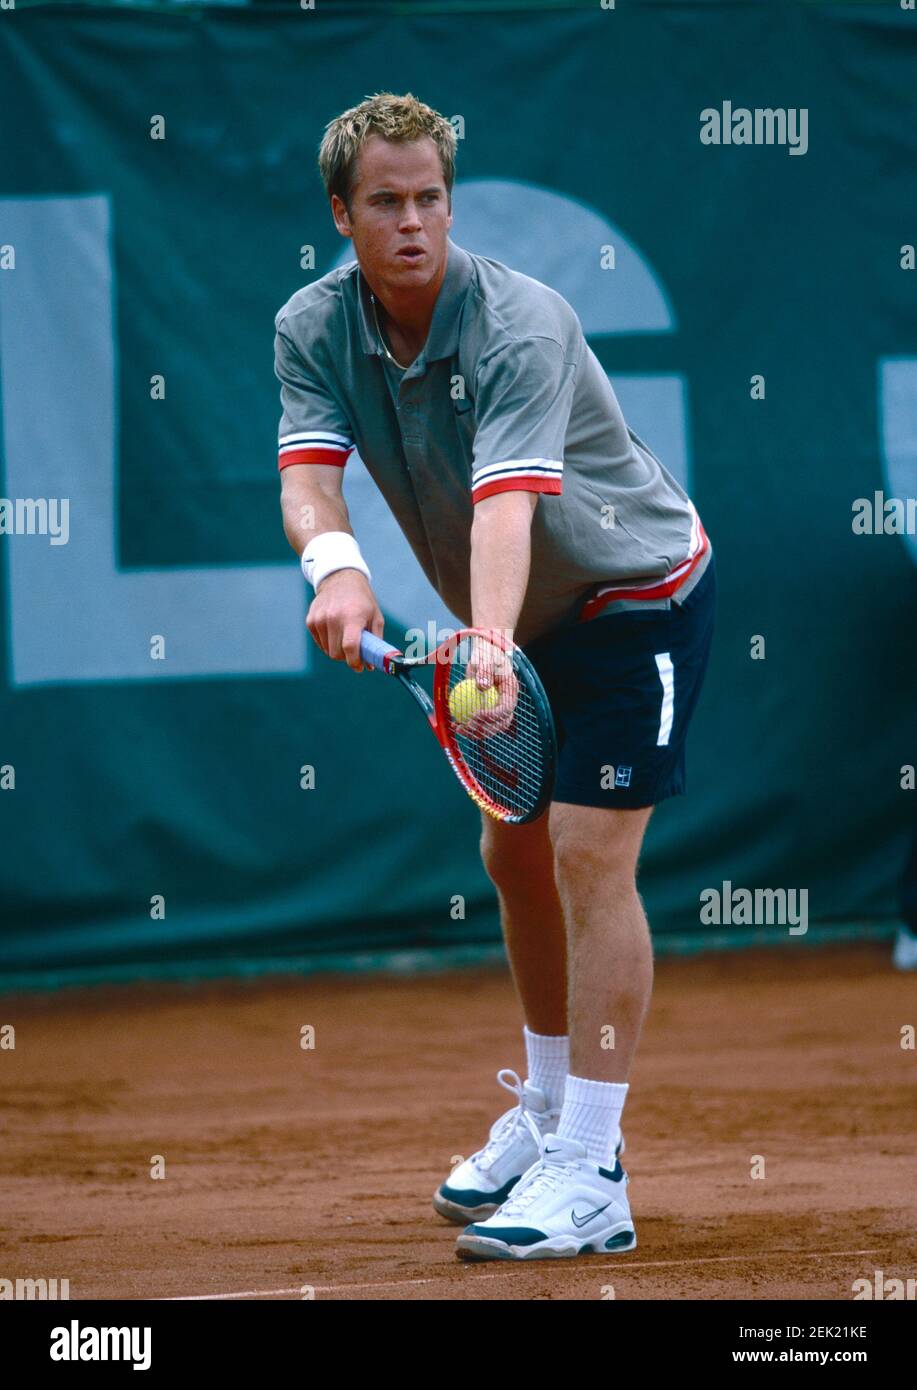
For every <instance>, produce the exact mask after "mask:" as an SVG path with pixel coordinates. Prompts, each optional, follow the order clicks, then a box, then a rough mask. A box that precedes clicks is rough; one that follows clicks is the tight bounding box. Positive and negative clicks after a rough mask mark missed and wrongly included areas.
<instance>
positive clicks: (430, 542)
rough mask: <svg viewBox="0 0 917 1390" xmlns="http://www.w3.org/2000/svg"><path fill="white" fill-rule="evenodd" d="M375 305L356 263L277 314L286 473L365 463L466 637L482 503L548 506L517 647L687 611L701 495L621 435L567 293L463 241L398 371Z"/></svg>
mask: <svg viewBox="0 0 917 1390" xmlns="http://www.w3.org/2000/svg"><path fill="white" fill-rule="evenodd" d="M369 293H370V292H369V286H368V285H367V283H366V280H365V278H364V276H363V275H362V274H361V273H360V270H359V266H358V265H357V263H356V262H353V263H351V264H349V265H347V266H344V267H341V268H340V269H338V270H333V271H331V272H329V274H327V275H323V276H322V277H321V279H319V280H315V281H313V282H312V284H310V285H305V286H304V287H303V288H302V289H300V290H297V291H296V293H295V294H294V295H292V297H291V298H290V299H289V300H288V301H287V303H286V304H285V305H284V306H283V308H282V309H281V310H280V311H279V313H278V314H277V316H276V318H275V321H274V322H275V328H276V336H275V367H274V370H275V372H276V375H277V376H278V378H279V380H280V383H281V390H280V400H281V405H282V407H283V411H282V416H281V420H280V429H279V451H280V452H279V460H278V462H279V467H280V468H286V467H288V466H289V465H290V464H293V463H324V464H337V465H339V466H340V467H344V465H345V464H346V462H347V458H348V455H349V454H350V453H351V452H352V451H353V449H354V448H357V449H358V450H359V452H360V457H361V458H362V459H363V462H364V463H365V465H366V468H367V470H368V471H369V473H370V474H371V476H372V478H373V479H374V481H375V482H376V484H377V486H378V487H379V490H380V492H381V493H382V495H383V497H384V498H385V500H386V502H387V503H388V505H389V507H390V508H391V510H392V512H393V513H394V516H395V518H396V520H397V522H398V524H399V526H400V528H401V530H402V531H403V532H404V535H405V537H406V538H407V541H408V543H409V544H410V546H411V549H412V550H413V552H414V554H415V555H416V556H417V559H418V561H419V563H420V565H421V567H422V568H423V570H424V573H425V574H426V576H427V578H428V579H429V581H430V583H431V584H432V585H433V587H434V589H436V591H437V593H438V594H439V595H440V597H441V598H442V599H443V601H444V603H446V604H447V606H448V607H449V608H450V609H451V610H452V612H453V613H455V614H456V616H457V617H458V618H459V619H461V621H462V622H463V623H465V624H470V622H471V618H472V614H471V583H470V557H471V523H472V519H473V516H474V508H475V505H476V503H478V502H480V501H481V500H482V499H483V498H485V497H490V496H492V495H493V494H494V493H497V492H504V491H507V490H509V489H517V488H521V489H524V490H525V491H530V492H532V491H533V492H540V493H543V494H544V496H543V497H541V498H540V499H539V502H538V505H537V507H536V508H535V512H534V515H533V518H532V562H531V571H530V575H529V582H528V588H527V589H526V594H525V600H524V603H523V606H522V610H521V613H520V615H519V620H518V622H517V625H516V641H517V642H519V644H520V645H525V643H526V642H528V641H531V640H532V639H533V638H535V637H538V636H541V635H542V634H544V633H546V632H549V631H551V630H553V629H555V628H558V627H562V626H567V625H569V624H572V623H575V622H578V621H586V620H589V619H591V618H593V617H596V616H599V615H600V614H606V613H612V612H615V611H620V609H621V608H633V607H641V608H642V607H668V606H669V604H670V603H672V602H675V603H680V602H682V601H683V600H684V599H685V598H686V597H687V595H688V593H689V592H690V590H691V589H692V588H693V587H694V585H695V584H696V583H697V581H698V580H699V579H700V577H701V575H702V574H703V572H704V570H705V569H706V567H707V564H708V563H709V561H710V556H711V553H712V552H711V548H710V542H709V540H708V539H707V536H706V535H705V533H704V529H703V527H702V525H701V523H700V519H699V517H698V515H697V512H696V510H695V508H694V506H693V504H692V502H691V500H690V498H689V497H688V495H687V493H686V492H685V491H684V490H683V489H682V488H681V487H680V485H679V484H678V483H677V482H676V480H675V479H674V478H673V477H671V475H670V474H669V473H668V472H667V471H666V469H665V468H664V467H663V465H662V463H661V462H660V461H659V459H657V458H656V456H655V454H653V453H652V451H651V450H650V449H649V448H648V447H647V445H646V444H645V443H644V442H643V441H642V440H641V439H639V438H638V437H637V435H635V434H634V432H633V431H632V430H631V429H630V428H629V427H628V426H627V424H626V423H625V421H624V417H623V415H622V413H621V407H620V405H619V404H618V399H617V397H616V395H615V393H614V390H613V388H612V386H611V383H610V382H609V380H608V377H607V376H606V374H605V372H604V370H603V368H602V367H601V365H600V363H599V361H598V359H597V358H596V356H595V354H594V353H593V351H592V349H591V348H590V347H589V345H588V344H587V342H586V340H585V338H584V336H583V330H582V326H581V324H580V321H579V319H578V318H577V316H576V314H575V312H574V311H573V309H572V308H571V307H570V305H569V304H568V303H567V301H566V300H565V299H563V298H562V296H561V295H559V294H557V293H556V291H554V290H552V289H549V288H548V286H547V285H543V284H541V283H540V282H539V281H538V280H532V279H530V278H529V276H527V275H522V274H520V273H519V272H518V271H514V270H510V269H509V267H508V266H505V265H502V264H501V263H500V262H499V261H494V260H490V259H489V258H488V257H486V256H477V255H473V254H471V253H469V252H467V251H465V250H463V249H462V248H461V247H460V246H457V245H456V244H455V242H453V241H452V240H451V239H450V240H449V243H448V262H447V266H446V274H445V277H444V279H443V282H442V285H441V287H440V291H439V295H438V297H437V300H436V305H435V307H434V311H433V318H432V322H431V324H430V331H429V335H428V337H427V341H426V343H425V345H424V348H423V351H422V352H421V353H420V355H419V356H418V357H417V358H416V359H415V360H414V362H413V363H412V364H411V366H410V367H409V368H408V369H407V371H400V370H399V369H398V368H397V367H395V366H394V365H393V364H392V363H391V362H389V360H388V358H387V357H386V355H385V353H384V351H383V348H382V344H381V342H380V340H379V336H378V334H377V332H376V329H375V323H374V320H373V313H372V305H371V301H370V298H369ZM359 539H360V538H359V536H358V537H357V540H358V541H359ZM384 597H385V596H384V595H379V598H380V600H381V601H382V602H383V603H384Z"/></svg>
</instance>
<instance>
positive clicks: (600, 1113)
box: [557, 1076, 629, 1168]
mask: <svg viewBox="0 0 917 1390" xmlns="http://www.w3.org/2000/svg"><path fill="white" fill-rule="evenodd" d="M628 1084H629V1083H628V1082H626V1081H622V1082H616V1081H588V1080H587V1079H586V1078H585V1077H582V1076H568V1077H567V1084H566V1088H565V1090H564V1107H563V1109H562V1110H561V1112H560V1123H559V1124H558V1126H557V1135H558V1138H560V1139H578V1140H579V1142H580V1143H581V1144H585V1146H586V1156H587V1158H589V1159H590V1160H591V1161H592V1162H593V1163H600V1164H601V1165H602V1167H603V1168H614V1166H615V1149H616V1147H617V1144H618V1140H619V1139H620V1138H621V1111H622V1110H623V1109H624V1102H625V1100H626V1099H627V1089H628Z"/></svg>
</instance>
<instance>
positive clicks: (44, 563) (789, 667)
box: [0, 3, 917, 977]
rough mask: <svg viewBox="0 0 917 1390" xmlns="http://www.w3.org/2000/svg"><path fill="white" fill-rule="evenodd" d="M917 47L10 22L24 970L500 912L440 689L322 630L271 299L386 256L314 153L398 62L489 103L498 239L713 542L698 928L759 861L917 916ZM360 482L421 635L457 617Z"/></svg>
mask: <svg viewBox="0 0 917 1390" xmlns="http://www.w3.org/2000/svg"><path fill="white" fill-rule="evenodd" d="M915 66H917V18H915V15H914V14H913V13H910V12H907V11H904V10H901V9H900V8H898V7H896V6H893V5H889V6H887V7H885V8H882V9H880V8H876V7H872V6H864V7H858V6H855V5H838V6H816V5H807V6H804V7H798V8H796V7H792V6H773V7H772V6H765V5H761V6H753V5H751V6H736V7H726V6H724V7H717V6H710V5H704V4H698V5H696V6H695V5H693V4H689V3H685V4H679V5H672V6H662V5H645V6H640V5H636V6H630V5H629V6H621V7H620V8H618V9H611V10H609V9H603V8H601V7H600V6H598V5H596V6H595V7H593V8H592V9H583V8H577V9H571V10H564V9H558V10H557V11H550V10H532V11H531V12H520V11H518V10H515V11H512V10H509V11H507V12H504V13H500V12H478V11H475V10H474V9H473V7H472V8H471V9H470V10H469V11H468V12H467V13H463V14H458V13H456V11H455V10H453V11H452V12H451V13H448V12H447V13H442V14H437V13H436V12H435V9H434V7H425V12H423V13H418V14H417V15H416V16H415V17H411V16H404V15H401V16H398V15H394V14H393V13H392V12H391V11H390V10H387V9H385V7H382V6H380V7H379V9H378V13H377V14H376V16H375V17H373V16H372V15H367V14H358V13H354V12H347V11H341V12H340V13H335V9H334V7H333V6H332V7H328V9H327V10H326V9H324V8H323V7H321V6H318V7H317V8H316V10H315V11H312V12H310V11H303V10H300V9H298V8H296V7H292V6H291V7H289V9H288V10H287V11H283V10H271V11H267V10H265V11H263V12H261V11H258V10H255V9H251V10H231V9H222V8H220V9H217V10H212V11H206V10H197V9H195V10H193V11H189V12H187V13H181V14H179V13H172V12H163V11H161V10H160V11H157V12H156V13H144V12H142V11H140V10H122V11H119V10H113V9H109V8H108V7H102V8H98V9H93V8H87V7H83V8H80V9H78V10H77V9H74V10H69V9H62V8H55V9H52V10H41V9H31V8H29V9H24V10H19V11H13V12H8V13H5V14H4V15H3V17H2V22H0V91H2V93H3V108H4V113H5V117H6V120H5V130H6V134H5V136H4V138H3V140H2V141H0V260H2V269H0V390H2V421H3V432H2V458H0V467H2V472H0V495H2V504H0V528H2V529H0V554H2V564H0V585H2V588H0V613H2V620H3V625H4V638H5V640H4V645H3V654H2V670H0V769H2V771H0V786H2V790H0V837H2V869H0V913H2V929H0V971H3V972H5V974H6V976H7V977H9V976H10V975H14V974H16V973H17V972H27V971H30V970H38V969H41V968H52V967H53V968H66V967H74V968H75V967H86V966H88V965H91V964H92V963H103V964H108V965H114V964H116V963H119V962H120V963H121V964H122V966H123V965H125V964H126V965H128V966H130V965H131V964H132V963H133V964H136V965H137V967H138V968H140V965H141V963H142V962H144V961H152V960H161V961H167V962H168V961H172V962H179V963H180V962H181V961H183V960H187V959H189V958H191V957H192V956H194V957H198V958H200V957H203V956H211V957H214V956H223V957H229V956H232V955H240V954H245V955H247V956H249V957H250V956H254V955H258V954H264V955H268V954H271V953H284V954H287V955H289V954H291V953H310V952H312V953H316V954H318V953H328V952H354V951H366V950H376V949H382V948H387V947H397V946H405V947H415V948H416V947H419V946H423V947H430V948H446V947H450V948H451V947H456V946H463V945H468V944H470V943H475V942H485V943H486V942H493V941H494V939H495V934H496V931H497V924H496V919H495V914H494V897H493V892H492V889H491V887H490V884H489V882H488V880H487V879H486V877H485V875H484V872H483V870H482V867H481V864H480V860H479V857H478V851H477V840H478V833H479V822H478V813H477V812H476V810H475V809H474V807H473V806H472V804H471V803H470V802H468V801H466V800H465V798H464V797H463V794H462V793H461V791H460V790H459V788H458V786H457V785H455V784H454V783H453V780H452V778H451V775H450V774H449V773H448V771H447V769H446V768H445V766H444V765H443V764H442V762H441V758H440V755H439V753H438V751H437V749H436V748H435V745H434V744H433V741H432V740H431V739H430V737H429V734H428V732H427V730H426V729H425V728H424V727H423V723H422V721H421V720H419V719H417V718H416V717H414V711H412V709H410V708H407V707H406V704H405V697H404V696H403V693H402V692H401V691H399V690H397V689H396V688H395V687H394V684H392V685H391V686H388V685H383V682H382V677H380V676H370V675H361V676H359V677H358V676H355V675H354V674H353V673H351V672H349V671H348V670H346V668H344V667H342V666H339V665H336V664H334V663H331V662H329V661H327V660H326V659H325V658H324V657H323V656H322V655H321V653H319V652H318V651H317V650H316V649H315V648H314V647H312V645H311V642H310V641H309V639H308V637H307V634H306V633H305V630H304V627H303V617H304V613H305V591H304V586H303V583H302V579H301V576H300V574H299V571H298V568H297V564H296V560H295V557H294V556H293V555H292V553H291V552H290V550H289V547H288V546H287V543H286V541H285V539H284V537H283V534H282V530H281V524H280V513H279V507H278V499H279V480H278V475H277V471H276V455H275V443H276V426H277V420H278V416H279V397H278V383H277V381H276V380H275V378H274V375H273V317H274V314H275V312H276V311H277V309H278V308H279V307H280V305H281V304H282V303H284V302H285V300H286V299H287V298H288V297H289V295H290V294H291V293H292V292H293V291H294V290H295V289H296V288H297V287H298V286H299V285H300V284H302V283H304V282H305V281H306V280H309V279H312V278H314V277H316V276H318V275H321V274H324V273H325V272H326V271H327V270H329V269H330V268H331V267H332V266H334V265H336V264H337V263H338V262H339V259H340V258H341V257H342V256H343V255H346V253H347V249H348V245H346V244H345V243H344V242H342V240H341V238H340V237H339V236H338V235H337V233H336V232H335V229H334V226H333V223H332V221H331V218H330V214H329V210H328V207H327V205H326V203H325V200H324V196H323V191H322V188H321V184H320V181H319V178H318V174H317V170H316V167H315V153H316V149H317V145H318V142H319V140H320V138H321V135H322V131H323V129H324V126H325V124H326V123H327V121H328V120H330V119H331V118H332V117H333V116H334V115H335V114H337V113H338V112H339V111H340V110H341V109H343V108H344V107H345V106H348V105H353V104H355V103H356V102H358V101H360V100H361V99H362V97H363V96H364V95H366V94H367V93H370V92H373V91H378V90H381V89H389V90H393V91H407V90H410V91H413V92H414V93H415V94H417V95H418V96H420V97H421V98H422V99H423V100H425V101H428V102H429V103H430V104H431V105H433V106H435V107H436V108H437V109H438V110H440V111H442V112H443V113H444V114H445V115H447V116H448V117H450V118H451V119H453V120H454V121H455V124H456V128H457V130H458V132H459V135H460V143H459V158H458V182H457V185H456V190H455V199H454V212H455V221H454V224H453V228H452V232H451V235H452V237H453V239H454V240H455V241H457V242H458V243H459V244H460V245H463V246H465V247H466V248H467V249H469V250H471V251H476V252H479V253H481V254H484V255H488V256H492V257H495V258H497V259H499V260H503V261H505V262H507V263H508V264H510V265H512V266H513V267H515V268H516V269H518V270H521V271H524V272H525V273H527V274H530V275H533V276H535V277H536V278H538V279H541V280H543V281H545V282H547V283H549V284H551V285H553V286H554V287H555V288H556V289H558V290H559V291H560V292H561V293H562V294H564V295H565V296H566V297H567V298H568V299H569V301H570V302H571V303H572V304H573V306H574V308H575V309H576V311H577V313H578V314H579V315H580V318H581V320H582V322H583V326H584V329H585V331H586V333H587V336H588V338H589V341H590V343H591V345H592V347H593V349H594V350H595V352H596V353H597V355H598V356H599V358H600V360H601V362H602V364H603V366H604V367H605V368H606V369H607V370H608V372H609V374H610V375H611V377H612V379H613V381H614V383H615V386H616V389H618V392H619V395H620V397H621V400H622V403H623V405H624V408H625V413H626V414H627V416H628V418H629V420H630V422H631V423H632V424H633V426H634V428H635V429H636V430H637V432H638V433H639V434H641V435H643V436H644V437H645V438H647V439H648V440H649V442H650V444H651V445H652V447H653V448H654V450H655V451H656V452H657V453H659V454H660V456H661V457H662V458H663V460H664V461H665V462H666V463H667V465H668V466H669V468H670V469H671V471H673V472H674V473H675V474H676V475H677V476H679V477H680V478H681V479H682V480H683V481H684V482H685V483H686V485H687V486H688V487H689V488H690V490H691V493H692V495H693V497H694V499H695V501H696V503H697V506H698V509H699V511H700V514H701V516H702V518H703V521H704V525H705V527H706V529H707V531H708V533H709V534H710V536H711V538H712V540H713V543H714V546H715V548H716V552H717V559H718V571H719V588H720V607H719V620H718V630H717V637H716V643H715V650H714V655H713V660H712V664H711V668H710V672H709V675H708V679H707V685H706V688H705V692H704V696H703V698H702V702H701V705H700V708H699V710H698V713H697V716H696V720H695V724H694V728H693V733H692V736H691V739H690V743H689V758H688V777H689V795H688V796H687V797H686V798H680V799H677V800H675V801H672V802H669V803H666V804H664V805H663V806H662V807H660V809H659V810H658V811H657V812H656V814H655V816H654V819H653V821H652V823H651V826H650V832H649V835H648V839H647V843H646V848H645V851H644V855H643V860H642V869H641V888H642V892H643V896H644V899H645V902H646V906H647V910H648V913H649V916H650V919H651V922H652V925H653V929H654V932H655V933H656V934H657V935H658V936H659V937H660V938H662V937H664V935H665V934H666V933H676V932H692V931H695V932H699V931H701V930H702V929H703V927H704V926H705V925H706V924H708V923H710V922H713V923H714V924H715V923H716V921H717V914H719V917H720V918H721V919H722V921H723V923H724V924H725V925H726V926H731V927H733V928H734V927H736V926H737V925H738V926H739V927H740V928H741V929H742V930H743V931H745V932H747V934H748V935H749V937H754V934H755V931H756V929H757V928H758V927H761V928H762V929H763V925H764V923H765V921H766V916H763V915H761V914H762V913H763V912H764V907H763V902H762V903H759V902H758V901H757V900H755V906H754V911H753V915H752V921H751V922H744V921H743V918H742V912H741V909H740V908H738V909H737V907H736V903H737V902H738V899H737V898H736V894H738V893H739V890H741V889H747V890H749V891H750V893H752V894H754V892H755V890H759V891H760V890H764V889H772V890H776V892H777V894H778V901H777V917H776V919H772V920H776V921H777V922H778V924H779V923H780V922H781V921H783V920H784V919H781V917H780V915H779V914H780V911H781V910H783V909H782V908H781V903H780V900H779V894H781V893H782V894H784V895H785V904H787V905H790V904H792V903H795V904H796V915H797V917H801V916H802V912H803V910H804V912H805V919H806V922H807V923H808V924H810V925H813V926H814V925H818V924H826V923H844V922H846V923H867V922H871V923H873V924H876V923H879V924H881V923H885V924H887V925H890V923H891V920H892V918H893V917H894V915H895V910H896V900H897V882H898V878H899V876H900V872H901V869H902V866H903V863H904V859H905V851H906V842H907V837H908V834H909V827H910V825H911V823H912V821H913V806H914V798H915V796H917V792H915V791H914V790H913V789H912V788H911V787H910V785H909V782H908V774H907V771H906V769H907V767H908V766H910V765H912V764H913V763H914V761H915V737H914V735H915V726H914V703H915V702H914V688H915V686H914V676H915V655H914V651H915V648H914V640H913V632H914V619H915V607H917V605H915V583H914V578H915V575H914V564H915V558H917V538H915V536H914V534H913V503H912V511H911V519H910V531H908V530H907V514H906V501H907V499H908V497H910V498H912V499H913V497H914V494H915V491H917V482H915V476H917V312H915V311H917V271H915V270H914V269H913V253H912V252H911V253H908V251H907V249H906V248H907V247H908V246H909V245H910V244H912V243H913V242H914V241H915V240H917V221H915V209H917V196H915V195H917V124H915V122H914V121H913V120H911V119H909V117H908V112H910V111H911V109H912V104H913V83H914V72H915ZM609 248H610V250H609ZM902 248H904V249H902ZM611 252H613V265H612V256H611ZM346 486H347V490H346V495H347V498H348V503H349V505H350V509H351V516H352V519H353V522H354V526H355V530H356V532H357V535H358V537H359V538H360V540H361V544H362V546H363V548H364V551H365V552H366V554H367V557H368V559H369V561H370V565H371V568H372V570H373V575H374V583H375V587H376V590H377V593H378V595H379V598H380V601H381V602H382V604H383V606H384V608H385V610H386V615H387V636H388V637H389V638H391V639H392V640H393V641H397V642H399V644H400V643H401V642H402V641H403V640H404V635H405V630H406V629H408V628H414V627H420V628H423V629H424V630H427V629H428V627H429V626H430V625H432V627H433V628H434V629H436V628H437V627H440V626H444V625H446V624H448V622H449V621H450V615H449V614H448V612H447V611H446V610H445V609H444V608H443V606H442V604H441V603H440V602H439V600H438V599H437V597H436V595H434V594H433V593H432V591H431V590H430V589H429V586H428V585H427V584H426V581H425V580H424V579H423V576H422V575H421V574H420V573H419V570H418V567H417V565H416V563H415V562H414V560H413V558H412V556H411V554H410V552H409V550H408V548H407V546H406V543H405V542H404V541H403V539H402V538H401V537H400V535H399V533H398V532H397V529H396V528H395V526H394V523H393V522H392V521H391V518H390V517H389V516H388V514H387V512H386V510H385V508H384V506H383V504H382V502H381V499H380V497H379V494H378V493H377V491H376V490H375V487H374V485H373V484H372V483H371V481H370V480H369V478H368V477H367V475H366V474H365V470H364V469H363V467H362V464H361V462H360V460H359V459H358V458H352V459H351V461H350V463H349V464H348V474H347V485H346ZM876 494H881V496H880V497H879V498H878V505H877V498H876ZM857 499H866V501H868V503H869V507H868V509H867V508H866V506H865V502H864V503H862V504H860V505H859V507H858V506H857ZM888 499H898V500H899V501H900V502H901V504H902V507H901V510H902V513H903V517H904V519H903V521H902V524H901V525H900V526H898V525H897V522H896V512H895V508H894V507H893V506H891V505H889V506H888V507H885V506H884V504H885V503H886V502H887V501H888ZM877 511H878V513H880V518H879V519H880V520H882V519H883V518H884V528H883V526H877V525H875V524H874V523H875V521H876V513H877ZM858 518H859V520H858ZM864 518H865V520H864ZM863 531H865V533H860V532H863ZM304 769H305V771H304ZM309 769H312V770H314V786H312V785H310V783H311V780H312V774H311V773H310V771H309ZM903 769H905V770H904V771H903ZM911 780H912V779H911ZM793 894H796V897H795V898H793V897H792V896H791V895H793ZM803 895H804V897H803ZM727 902H728V903H729V904H731V912H729V911H726V912H724V910H723V909H724V908H725V907H726V904H727ZM803 904H804V909H803V906H802V905H803ZM786 913H787V918H786V921H785V923H784V926H785V930H786V931H787V932H788V931H789V919H790V917H791V915H792V907H791V906H787V907H786ZM730 916H731V918H732V921H731V923H730V922H729V921H728V920H727V919H728V918H729V917H730ZM737 917H738V923H737V920H736V919H737Z"/></svg>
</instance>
